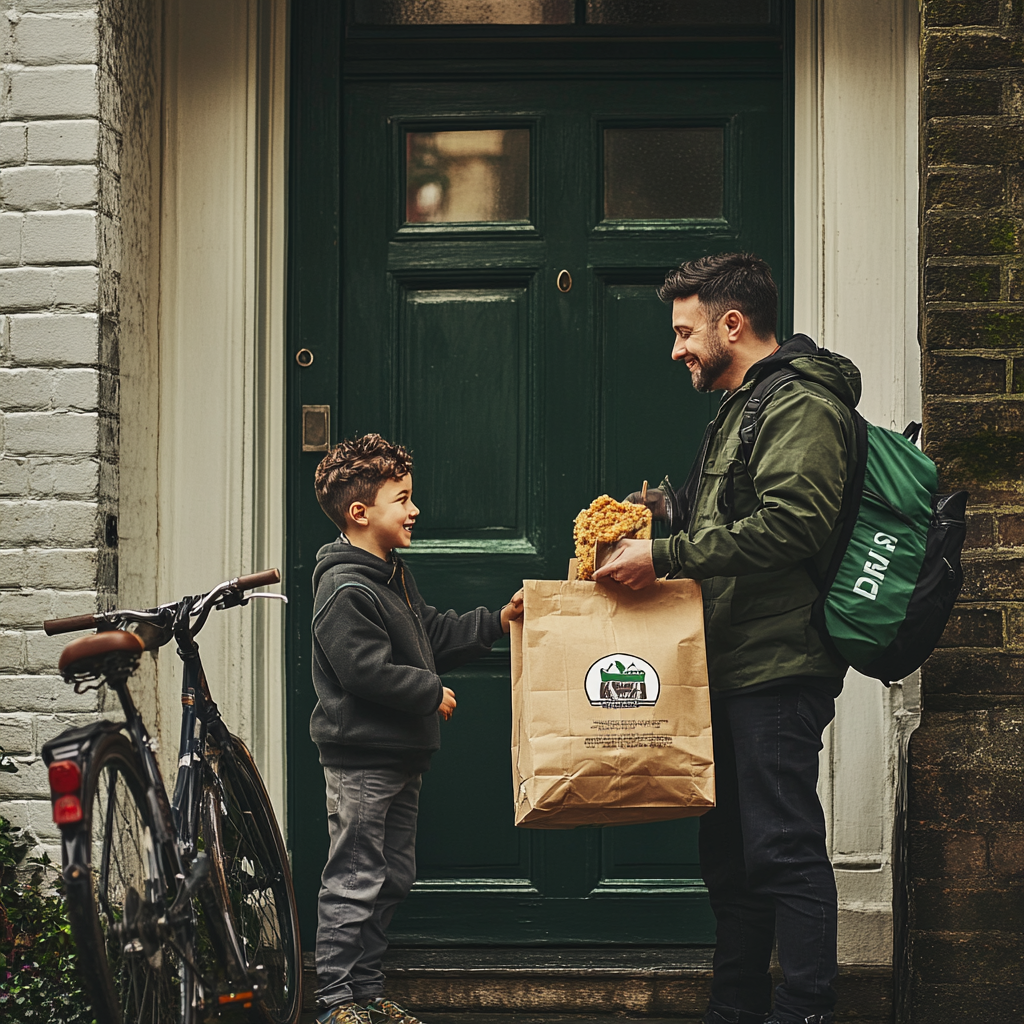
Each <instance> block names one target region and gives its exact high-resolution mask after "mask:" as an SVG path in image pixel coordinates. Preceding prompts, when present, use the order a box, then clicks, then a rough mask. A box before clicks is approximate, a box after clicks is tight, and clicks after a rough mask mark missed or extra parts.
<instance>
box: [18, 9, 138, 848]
mask: <svg viewBox="0 0 1024 1024" xmlns="http://www.w3.org/2000/svg"><path fill="white" fill-rule="evenodd" d="M97 10H98V3H97V2H96V0H0V60H2V61H3V63H2V65H0V747H3V748H5V749H6V751H7V753H8V754H9V755H10V756H11V757H12V758H13V759H14V761H15V762H16V763H17V764H18V766H19V768H20V770H19V771H18V772H17V773H15V774H0V814H3V815H4V816H5V817H8V818H10V819H11V820H12V821H14V822H15V823H16V824H19V825H21V826H23V827H25V828H27V829H29V830H30V831H31V833H32V834H33V835H34V836H35V839H36V842H37V843H38V844H40V845H42V846H44V847H50V846H52V845H53V844H54V843H55V841H56V840H57V838H58V835H57V831H56V829H55V827H54V825H53V823H52V821H51V820H50V807H49V799H48V787H47V782H46V773H45V770H44V768H43V764H42V759H41V757H40V751H41V748H42V744H43V743H45V742H46V740H47V739H49V738H51V737H53V736H55V735H57V734H58V733H59V732H60V731H62V730H63V729H65V728H68V727H69V726H75V725H81V724H83V723H84V722H87V721H90V720H92V719H93V718H95V716H96V714H97V711H98V710H99V704H98V702H97V701H98V695H97V693H96V692H95V691H93V692H90V693H87V694H83V695H76V694H75V693H74V690H73V688H72V687H70V686H68V685H67V684H66V683H65V682H64V681H63V680H62V679H61V678H60V677H59V675H58V674H57V672H56V664H57V659H58V657H59V655H60V651H61V649H62V648H63V646H64V643H65V642H66V640H67V639H69V638H68V637H48V636H46V635H45V634H44V633H43V631H42V628H41V627H42V622H43V620H44V619H46V618H53V617H56V616H61V615H76V614H80V613H82V612H90V611H95V610H96V608H97V606H98V602H100V601H102V600H103V597H102V594H101V593H100V587H101V585H102V582H103V578H102V575H101V572H102V570H101V568H100V566H101V562H102V561H103V557H106V559H107V562H108V563H109V561H110V558H109V556H103V551H104V549H103V548H102V545H103V543H104V542H103V535H104V520H105V515H106V514H107V512H108V511H109V510H110V508H111V507H112V506H111V501H112V500H113V499H112V498H111V489H112V486H114V487H115V488H116V484H115V485H112V484H111V480H112V479H115V477H114V469H113V468H112V466H111V460H110V455H109V439H110V438H111V437H113V436H115V434H114V432H115V431H116V423H115V419H116V408H114V409H110V408H104V402H106V403H107V404H108V405H109V403H110V401H111V399H110V398H109V397H107V398H106V399H105V398H104V397H103V396H104V395H105V394H106V395H108V396H109V395H110V394H116V387H110V386H107V385H104V383H103V381H104V375H105V374H106V376H107V379H109V377H110V374H111V373H112V372H114V371H113V370H112V368H110V367H105V366H104V365H103V359H104V358H106V357H105V356H104V355H103V354H102V351H103V350H102V349H101V345H100V298H99V281H100V278H99V271H100V266H101V264H102V265H103V266H104V267H105V268H106V267H108V266H109V261H108V259H107V256H106V253H107V250H108V249H110V248H112V246H113V243H114V242H115V241H116V238H117V234H118V231H117V216H118V211H117V209H116V192H117V182H116V179H115V180H110V181H109V185H110V192H111V197H113V198H108V199H107V201H106V203H105V205H104V207H103V209H104V216H105V223H104V227H103V237H101V235H100V224H99V219H98V213H97V210H98V209H99V207H100V193H101V189H103V188H104V187H105V186H104V185H103V184H102V182H101V175H100V164H101V154H100V135H101V123H102V122H103V120H104V119H103V116H102V115H101V109H100V108H101V102H102V101H101V92H100V88H99V85H100V83H99V65H100V58H99V48H100V43H99V35H98V31H97ZM114 119H115V120H116V117H115V118H114ZM106 138H107V145H108V149H109V150H110V153H111V154H112V155H113V156H114V157H115V158H116V153H117V148H118V137H117V135H116V133H113V132H109V131H107V135H106ZM111 162H112V161H111V160H110V159H107V160H106V164H107V165H108V168H109V166H110V164H111ZM113 164H114V171H113V174H114V175H116V159H114V160H113ZM104 173H105V174H108V177H109V174H110V171H109V170H105V172H104ZM115 313H116V311H115ZM105 444H106V446H107V447H106V448H105V447H104V445H105ZM105 452H106V454H105ZM115 496H116V495H115ZM113 507H115V508H116V506H113Z"/></svg>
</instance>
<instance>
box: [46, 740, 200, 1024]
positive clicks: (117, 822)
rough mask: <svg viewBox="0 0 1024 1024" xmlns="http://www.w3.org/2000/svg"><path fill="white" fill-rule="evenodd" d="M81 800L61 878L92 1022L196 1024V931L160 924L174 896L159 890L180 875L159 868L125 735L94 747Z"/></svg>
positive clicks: (150, 823) (150, 821) (143, 790)
mask: <svg viewBox="0 0 1024 1024" xmlns="http://www.w3.org/2000/svg"><path fill="white" fill-rule="evenodd" d="M82 794H83V799H82V811H83V817H82V822H81V824H80V825H79V826H78V829H77V831H76V832H75V834H74V836H73V837H72V838H71V839H70V841H69V840H68V837H66V838H65V843H64V849H65V859H66V860H67V859H68V858H69V856H70V857H71V858H72V864H71V865H70V870H66V871H65V879H66V880H67V902H68V916H69V918H70V921H71V933H72V936H73V937H74V939H75V944H76V946H77V948H78V960H79V964H80V967H81V970H82V975H83V981H84V983H85V986H86V991H87V992H88V993H89V996H90V1000H91V1002H92V1008H93V1011H94V1012H95V1014H96V1019H97V1020H98V1021H99V1022H100V1024H143V1022H145V1024H173V1022H181V1024H195V1022H197V1021H198V1019H199V1016H198V1002H199V988H198V985H197V983H196V978H195V976H194V974H193V973H192V971H191V969H190V968H189V966H188V963H187V962H186V958H187V959H189V960H191V938H190V932H191V928H190V927H188V925H187V924H186V925H184V926H182V925H179V926H178V927H176V928H174V927H171V926H168V925H166V924H164V925H161V924H159V923H158V922H159V920H160V919H161V918H166V912H167V909H168V907H169V906H170V902H169V901H170V896H171V895H172V894H168V896H167V898H164V899H159V898H157V897H156V893H157V892H158V891H159V888H160V887H159V885H158V884H157V883H158V882H159V880H160V879H161V878H168V879H172V880H173V878H174V874H173V872H167V871H164V870H162V866H161V864H160V863H159V861H160V851H159V849H158V847H157V845H156V842H155V831H156V830H155V829H154V823H153V817H152V813H151V811H150V808H149V805H148V802H147V800H146V785H145V782H144V780H143V775H142V768H141V765H140V763H139V760H138V758H137V756H136V754H135V751H134V749H133V748H132V746H131V744H130V743H129V742H128V740H127V739H125V737H124V736H121V735H119V734H117V733H110V734H108V735H106V736H104V737H103V738H102V739H101V740H99V742H98V743H97V744H96V746H95V747H94V749H93V752H92V753H91V755H90V758H89V763H88V765H87V766H86V769H85V781H84V785H83V787H82ZM76 865H78V866H80V867H82V868H84V869H85V870H84V871H76ZM67 866H68V865H66V867H67ZM183 954H184V955H183Z"/></svg>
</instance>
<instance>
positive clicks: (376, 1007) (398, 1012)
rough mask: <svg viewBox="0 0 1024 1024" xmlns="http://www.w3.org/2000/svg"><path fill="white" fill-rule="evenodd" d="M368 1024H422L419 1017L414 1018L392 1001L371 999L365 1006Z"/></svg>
mask: <svg viewBox="0 0 1024 1024" xmlns="http://www.w3.org/2000/svg"><path fill="white" fill-rule="evenodd" d="M366 1012H367V1013H368V1014H369V1019H370V1024H395V1022H396V1021H397V1022H398V1024H423V1021H421V1020H420V1019H419V1017H414V1016H413V1015H412V1014H411V1013H410V1012H409V1011H408V1010H407V1009H406V1008H405V1007H404V1006H399V1005H398V1003H396V1002H395V1001H394V1000H393V999H373V1000H371V1001H370V1002H368V1003H367V1004H366Z"/></svg>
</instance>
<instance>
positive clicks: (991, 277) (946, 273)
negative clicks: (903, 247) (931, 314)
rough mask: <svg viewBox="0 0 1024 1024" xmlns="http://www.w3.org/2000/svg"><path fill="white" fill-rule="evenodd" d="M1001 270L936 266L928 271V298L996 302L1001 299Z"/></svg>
mask: <svg viewBox="0 0 1024 1024" xmlns="http://www.w3.org/2000/svg"><path fill="white" fill-rule="evenodd" d="M999 276H1000V268H999V266H998V265H996V264H992V263H990V264H980V265H979V264H976V265H974V266H958V267H936V266H929V267H928V268H927V270H926V271H925V291H926V294H927V296H928V298H929V299H934V300H938V301H946V302H994V301H996V300H997V299H998V298H999Z"/></svg>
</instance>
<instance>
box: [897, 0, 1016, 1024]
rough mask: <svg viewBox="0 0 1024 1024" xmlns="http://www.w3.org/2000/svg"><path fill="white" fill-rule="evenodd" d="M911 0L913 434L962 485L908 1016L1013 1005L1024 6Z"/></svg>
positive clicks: (935, 678) (924, 751)
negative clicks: (915, 117) (916, 388)
mask: <svg viewBox="0 0 1024 1024" xmlns="http://www.w3.org/2000/svg"><path fill="white" fill-rule="evenodd" d="M1022 6H1024V4H1022V0H924V3H923V5H922V19H923V23H922V38H921V57H922V164H921V173H922V182H921V184H922V203H923V222H922V237H921V263H922V267H921V269H922V281H923V289H922V328H921V338H922V362H923V368H924V408H925V413H924V421H925V446H926V451H927V452H928V454H929V455H931V457H932V458H933V459H935V461H936V462H937V463H938V465H939V470H940V474H941V478H942V484H943V487H944V488H945V489H948V490H953V489H958V488H966V489H967V490H969V491H970V492H971V506H970V513H969V514H970V521H969V524H968V536H967V548H966V550H965V565H964V568H965V583H964V590H963V594H962V597H961V601H960V604H959V606H958V608H957V610H956V611H955V612H954V614H953V617H952V619H951V621H950V624H949V626H948V628H947V629H946V632H945V635H944V637H943V639H942V644H941V649H940V650H938V651H937V652H936V653H935V654H934V655H933V656H932V657H931V658H930V659H929V661H928V662H927V664H926V665H925V667H924V669H923V671H922V687H923V706H924V714H923V718H922V723H921V727H920V728H919V729H918V731H917V732H916V733H915V734H914V736H913V737H912V739H911V744H910V778H909V788H910V802H909V821H908V834H909V863H908V868H909V871H908V873H909V925H910V937H909V972H908V976H907V977H906V978H905V979H904V980H903V985H904V986H905V988H906V991H904V993H903V996H904V998H903V1000H902V1003H903V1017H904V1019H905V1020H907V1021H910V1022H913V1024H934V1022H940V1021H941V1022H948V1024H952V1022H957V1021H965V1022H966V1021H972V1022H973V1021H985V1022H986V1024H1002V1022H1007V1024H1008V1022H1010V1021H1013V1022H1015V1024H1019V1022H1020V1021H1021V1020H1024V629H1022V627H1024V482H1022V481H1024V220H1022V212H1024V15H1022Z"/></svg>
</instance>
